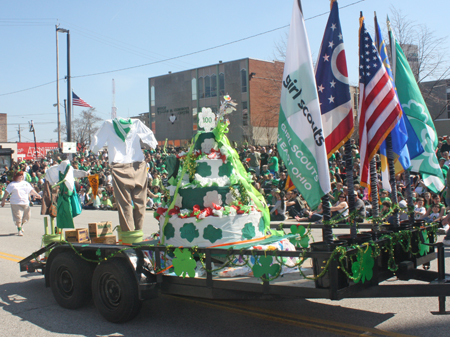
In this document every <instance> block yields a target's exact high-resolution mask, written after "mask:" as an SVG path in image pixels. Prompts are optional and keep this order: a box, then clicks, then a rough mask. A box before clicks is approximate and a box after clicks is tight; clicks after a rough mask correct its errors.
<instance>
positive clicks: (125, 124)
mask: <svg viewBox="0 0 450 337" xmlns="http://www.w3.org/2000/svg"><path fill="white" fill-rule="evenodd" d="M112 122H113V126H114V131H116V134H117V136H118V137H119V138H120V139H122V140H123V141H125V139H126V138H127V135H128V132H130V130H131V127H130V126H131V124H133V122H132V121H131V119H130V118H129V119H128V120H127V119H123V118H120V119H119V118H114V119H113V121H112Z"/></svg>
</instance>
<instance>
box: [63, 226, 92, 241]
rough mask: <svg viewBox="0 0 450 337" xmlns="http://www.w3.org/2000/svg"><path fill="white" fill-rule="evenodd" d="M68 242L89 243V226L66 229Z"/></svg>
mask: <svg viewBox="0 0 450 337" xmlns="http://www.w3.org/2000/svg"><path fill="white" fill-rule="evenodd" d="M65 235H66V241H67V242H79V243H87V241H89V231H88V229H87V228H77V229H66V231H65Z"/></svg>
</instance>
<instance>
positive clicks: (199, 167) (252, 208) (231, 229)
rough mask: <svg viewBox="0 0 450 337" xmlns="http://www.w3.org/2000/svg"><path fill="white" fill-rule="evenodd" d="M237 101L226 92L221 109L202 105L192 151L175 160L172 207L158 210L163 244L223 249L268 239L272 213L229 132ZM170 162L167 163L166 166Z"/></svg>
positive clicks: (171, 187)
mask: <svg viewBox="0 0 450 337" xmlns="http://www.w3.org/2000/svg"><path fill="white" fill-rule="evenodd" d="M235 106H236V103H235V102H233V101H232V100H231V98H230V97H229V96H224V101H223V102H222V104H221V107H220V110H219V113H218V114H217V115H216V114H214V113H213V112H212V111H211V109H209V108H203V109H202V112H201V113H199V123H198V125H199V127H200V128H203V129H204V131H199V132H198V133H197V134H196V135H195V136H194V139H193V141H192V145H191V147H190V149H189V151H188V153H181V154H180V155H178V156H177V159H176V162H174V161H173V159H174V158H172V163H171V165H170V166H171V167H172V171H173V172H169V174H170V175H171V177H170V179H169V183H170V186H169V187H168V189H169V191H170V199H169V200H170V201H169V207H168V208H159V209H158V210H157V212H155V216H156V217H157V218H159V223H160V236H161V243H162V244H165V245H174V246H177V247H179V246H184V247H186V246H198V247H218V246H227V245H233V244H241V243H246V242H253V241H254V242H255V243H257V242H258V241H259V240H262V239H264V238H267V235H269V234H270V229H269V225H270V216H269V211H268V209H267V205H266V203H265V201H264V197H263V196H262V195H261V194H260V193H259V192H258V191H257V190H256V189H255V188H254V187H253V185H252V179H251V175H250V174H249V173H248V172H247V171H246V170H245V168H244V166H243V165H242V163H241V161H240V160H239V155H238V154H237V152H236V150H235V149H234V148H232V147H231V145H230V142H229V140H228V138H227V137H226V135H225V134H226V133H227V132H228V125H229V121H228V120H226V119H225V118H224V116H225V115H227V114H229V113H231V112H233V111H235V110H236V109H235ZM166 166H167V165H166Z"/></svg>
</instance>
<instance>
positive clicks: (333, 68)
mask: <svg viewBox="0 0 450 337" xmlns="http://www.w3.org/2000/svg"><path fill="white" fill-rule="evenodd" d="M316 82H317V90H318V93H319V100H320V103H321V105H320V109H321V111H322V123H323V133H324V136H325V145H326V149H327V153H328V158H330V157H331V156H332V155H333V154H334V153H335V152H336V151H337V150H339V148H340V147H341V146H342V145H343V144H344V143H345V142H346V141H347V140H348V139H349V138H350V137H351V135H352V133H353V112H352V101H351V98H350V87H349V85H348V75H347V62H346V58H345V49H344V39H343V37H342V31H341V23H340V21H339V8H338V4H337V2H336V1H335V0H332V1H331V13H330V16H329V18H328V22H327V25H326V28H325V33H324V34H323V40H322V47H321V48H320V54H319V58H318V60H317V63H316Z"/></svg>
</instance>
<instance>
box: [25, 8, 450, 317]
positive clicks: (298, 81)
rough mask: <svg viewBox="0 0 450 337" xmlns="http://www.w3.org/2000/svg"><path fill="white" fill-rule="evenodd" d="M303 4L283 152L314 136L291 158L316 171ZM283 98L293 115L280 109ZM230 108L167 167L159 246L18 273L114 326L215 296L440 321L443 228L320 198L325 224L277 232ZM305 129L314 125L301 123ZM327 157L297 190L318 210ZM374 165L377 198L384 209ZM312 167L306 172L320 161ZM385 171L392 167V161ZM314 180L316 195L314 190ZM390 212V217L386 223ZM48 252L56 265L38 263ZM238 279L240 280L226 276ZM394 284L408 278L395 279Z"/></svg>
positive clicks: (287, 88)
mask: <svg viewBox="0 0 450 337" xmlns="http://www.w3.org/2000/svg"><path fill="white" fill-rule="evenodd" d="M332 3H333V2H332ZM299 5H300V2H297V1H295V2H294V12H293V22H292V24H291V33H292V34H290V37H291V36H292V39H293V40H294V42H295V43H294V44H295V45H296V46H297V47H299V48H298V53H297V54H295V53H293V54H295V55H294V56H296V58H295V59H294V61H293V62H292V64H293V63H295V66H294V65H292V64H290V65H286V66H285V71H286V70H287V71H289V72H290V74H289V75H288V76H284V78H285V81H283V88H284V89H282V95H281V96H282V104H281V109H280V110H281V111H280V123H279V125H281V126H282V127H281V128H280V129H281V131H282V132H279V140H278V146H279V148H280V149H282V151H284V150H283V148H285V149H287V146H286V144H284V145H285V146H284V147H283V146H282V145H283V139H286V141H285V142H286V143H289V145H292V144H291V143H292V142H294V140H293V139H294V138H293V137H289V138H288V137H287V136H288V135H289V136H292V135H295V136H298V138H301V137H303V138H301V139H302V140H303V139H304V136H305V135H306V133H307V132H309V135H310V136H311V139H314V137H316V139H315V140H316V141H309V144H302V146H303V147H302V148H301V149H300V147H296V148H295V154H297V153H300V152H302V151H303V152H302V153H300V155H299V156H298V157H299V159H300V160H302V158H304V159H305V160H306V161H308V163H312V161H313V159H315V158H316V157H319V155H317V156H314V155H312V156H310V157H309V158H307V156H306V155H303V154H304V153H306V151H307V150H308V148H307V145H311V148H314V147H322V148H321V150H323V148H324V147H323V146H322V145H323V138H321V133H322V131H323V130H322V128H319V126H320V125H321V123H320V120H321V118H320V107H319V101H318V99H317V90H316V88H315V81H314V76H313V72H312V62H310V61H308V62H307V61H305V60H306V59H307V57H310V53H309V46H308V45H307V38H306V34H305V32H304V31H302V33H303V34H304V35H303V38H301V39H300V38H298V31H295V30H301V29H304V22H303V17H302V11H301V9H300V8H299ZM294 19H295V20H294ZM333 27H334V28H336V27H335V24H334V23H333ZM293 30H294V31H293ZM328 30H329V29H328ZM333 31H334V29H333ZM361 32H362V33H363V34H366V32H367V31H366V30H365V29H361ZM340 38H341V39H342V36H340ZM290 39H291V38H290ZM300 40H301V41H302V42H305V41H306V42H305V45H304V46H301V45H299V44H298V43H297V42H298V41H300ZM290 43H291V41H290V42H289V44H290ZM331 47H332V46H331ZM374 49H375V47H374ZM374 53H375V52H374ZM287 54H289V53H287ZM291 54H292V53H291ZM362 58H364V56H363V55H362ZM336 59H337V57H336V58H335V60H334V61H336ZM298 60H301V61H302V62H303V64H300V63H299V61H298ZM327 60H328V59H327ZM286 63H288V62H287V61H286ZM308 63H309V64H308ZM308 67H309V68H310V69H308ZM291 75H292V78H291ZM294 76H296V78H294ZM340 78H342V77H341V76H340ZM411 86H412V85H410V86H409V87H411ZM299 88H300V89H299ZM322 89H323V88H322ZM302 93H303V94H302ZM300 95H303V96H301V97H299V96H300ZM392 97H394V95H392ZM333 99H334V97H333ZM305 100H308V101H305ZM286 101H288V102H289V103H290V104H292V105H293V107H292V106H289V105H287V104H284V103H285V102H286ZM311 102H312V103H311ZM310 103H311V104H310ZM308 104H309V106H308ZM314 104H315V106H313V105H314ZM299 109H300V110H299ZM232 110H233V103H232V101H231V99H229V98H228V97H224V104H223V106H222V109H221V111H220V112H219V114H218V116H215V115H214V114H212V112H210V111H208V110H206V109H205V110H204V111H202V114H201V115H200V118H201V120H200V124H199V125H201V126H202V127H203V128H204V130H205V131H203V132H198V133H197V134H196V135H195V137H194V139H193V142H192V145H191V147H190V149H189V151H188V152H187V153H185V154H182V155H181V156H179V158H177V160H174V159H171V160H172V164H171V165H169V166H171V169H170V171H171V172H170V175H171V177H170V186H169V190H170V199H169V205H168V207H167V208H159V209H158V210H157V212H156V213H157V215H156V217H157V218H158V220H159V227H160V232H159V234H158V235H157V236H156V238H155V240H151V241H142V242H139V243H134V244H131V245H127V246H124V245H103V244H93V243H91V244H83V243H71V242H53V243H50V244H48V245H46V246H45V247H43V248H42V249H40V250H39V251H37V252H35V253H34V254H32V255H30V256H29V257H27V258H25V259H23V260H22V261H21V262H20V268H21V271H28V272H34V271H35V270H40V271H42V273H43V274H44V275H45V284H46V286H48V287H51V289H52V292H53V295H54V297H55V299H56V301H57V302H58V304H60V305H61V306H62V307H64V308H68V309H76V308H79V307H81V306H83V305H86V304H87V303H89V301H90V300H91V298H93V299H94V303H95V306H96V307H97V309H98V310H99V312H100V313H101V314H102V316H103V317H104V318H106V319H107V320H109V321H111V322H116V323H119V322H126V321H129V320H131V319H133V318H134V317H135V316H136V315H137V314H138V313H139V311H140V308H141V304H142V301H143V300H145V299H150V298H153V297H155V296H157V294H158V293H159V292H162V293H166V294H175V295H183V296H194V297H199V298H207V299H249V298H258V297H259V298H263V299H264V298H268V297H269V296H273V297H286V298H290V299H292V298H328V299H331V300H340V299H343V298H374V297H438V299H439V310H438V313H439V314H445V313H446V310H445V309H446V308H445V297H446V296H450V283H447V282H446V278H447V276H448V275H446V273H445V254H444V253H445V252H444V246H443V244H442V242H436V238H437V224H435V223H431V224H425V223H423V222H420V221H415V220H414V218H413V217H410V220H408V221H407V222H406V223H401V222H399V221H398V214H399V212H406V213H407V214H409V215H411V213H412V212H413V211H412V209H411V208H408V209H407V210H406V211H405V210H404V209H400V208H399V207H398V205H397V204H396V203H395V201H394V204H393V207H392V208H391V209H390V210H389V212H387V213H386V214H384V215H383V216H380V215H377V214H375V215H374V216H373V217H372V218H365V219H363V222H357V221H356V218H357V217H358V215H357V214H356V213H355V212H354V211H353V210H352V209H351V208H352V206H351V205H350V214H349V216H348V217H346V218H345V219H343V218H339V219H333V218H330V217H329V216H327V213H330V212H329V211H330V210H329V209H328V210H327V207H328V200H327V199H326V196H325V197H324V198H325V199H322V201H323V204H324V208H323V209H324V214H325V216H324V219H323V222H322V223H320V224H310V223H298V222H295V223H290V224H288V223H284V224H275V223H273V224H270V221H269V217H268V212H267V207H266V205H265V203H264V201H263V199H262V197H261V196H260V195H259V194H258V193H257V191H255V190H254V188H253V187H252V185H251V179H250V176H249V175H248V173H247V172H246V171H245V170H244V169H243V167H242V164H241V163H240V161H239V158H238V157H237V154H236V152H235V151H234V149H233V148H232V147H231V146H230V143H229V141H228V139H227V137H226V132H227V129H228V122H227V120H226V118H225V117H226V114H227V113H228V112H231V111H232ZM350 112H351V110H350ZM314 113H315V114H316V115H314V116H313V114H314ZM317 115H319V116H317ZM316 117H317V118H316ZM300 121H307V122H304V123H303V124H304V125H303V124H302V125H299V124H301V123H300ZM290 123H292V124H290ZM305 125H306V127H305ZM317 125H319V126H317ZM291 126H296V127H297V128H298V129H300V128H301V127H304V129H302V131H304V133H301V132H299V131H298V130H296V132H297V133H295V130H291V129H289V128H290V127H291ZM299 133H300V135H299ZM291 140H292V142H291ZM316 145H317V146H316ZM299 146H300V145H299ZM348 147H349V143H348V142H347V143H346V149H348ZM430 147H431V145H430ZM299 149H300V150H299ZM388 149H389V146H388ZM286 152H288V151H286ZM375 152H376V151H375ZM295 154H294V155H295ZM350 155H351V154H350V151H346V159H348V160H346V162H347V174H351V173H349V172H352V167H353V166H352V164H351V157H350ZM320 157H321V158H320V159H325V160H324V162H323V167H316V168H314V170H312V169H309V171H311V172H310V173H313V174H314V176H313V178H312V179H311V180H310V181H307V179H303V180H302V181H301V182H300V183H299V184H298V185H299V186H297V185H296V186H297V187H298V188H299V189H301V187H302V186H301V185H303V186H304V187H305V188H306V192H308V193H306V192H305V193H304V196H305V199H306V196H308V197H310V198H309V200H308V203H309V204H310V206H312V208H315V207H317V205H318V204H319V203H320V201H321V198H322V196H323V195H324V194H327V192H328V191H327V190H326V189H324V188H323V186H325V187H326V185H329V178H328V175H329V172H327V170H328V167H327V165H328V163H327V160H326V154H324V153H322V154H320ZM388 157H392V153H391V154H389V153H388ZM285 162H286V164H287V166H288V171H289V169H291V172H293V167H294V168H295V169H296V170H298V167H300V166H301V165H298V167H296V166H294V165H292V164H291V166H289V165H290V163H289V161H287V160H286V161H285ZM373 163H374V162H373V160H372V161H371V185H372V186H373V187H374V188H372V196H373V198H372V200H373V203H374V209H377V208H378V203H377V202H376V200H377V198H376V180H377V176H376V174H375V175H373V172H374V170H373V169H374V164H373ZM304 164H305V163H304ZM372 164H373V165H372ZM304 166H307V169H308V167H309V168H311V167H312V164H311V165H304ZM389 166H390V167H392V166H393V165H392V162H391V163H390V165H389ZM324 168H325V170H324ZM318 171H324V173H326V174H324V175H323V176H325V179H319V175H318V174H316V173H317V172H318ZM297 172H298V171H297ZM375 173H376V172H375ZM393 173H394V174H391V179H392V177H395V171H394V172H393ZM299 176H300V175H299ZM314 177H317V179H314ZM302 178H303V177H302ZM326 179H328V181H327V180H326ZM350 181H351V179H350ZM307 184H308V185H307ZM312 184H315V186H317V188H314V189H313V188H312ZM394 186H395V184H394ZM308 188H309V190H308ZM349 189H350V187H349ZM350 190H351V189H350ZM394 191H395V189H394ZM350 195H351V194H350ZM394 196H395V193H394ZM393 200H395V199H393ZM310 201H311V202H310ZM350 204H351V203H350ZM411 206H412V204H411V202H409V207H411ZM388 216H392V217H393V218H394V221H392V222H388V221H387V217H388ZM314 228H321V229H322V231H323V232H322V233H323V235H322V239H323V241H315V242H312V241H314V237H313V236H312V229H314ZM333 228H346V229H348V230H349V232H350V234H349V235H347V237H346V238H344V237H342V236H341V237H336V236H335V235H334V234H333ZM369 230H370V231H369ZM49 251H50V254H49V256H48V259H46V260H44V261H38V260H37V257H38V256H39V255H41V254H43V253H45V252H49ZM436 259H437V261H434V260H436ZM432 262H433V263H434V262H437V263H436V265H435V266H436V268H433V269H437V271H436V270H433V269H431V268H430V267H431V266H432V264H431V263H432ZM433 267H434V265H433ZM289 271H294V272H290V273H289ZM236 275H238V276H239V277H237V278H230V277H229V276H236ZM395 280H402V281H409V280H411V281H409V282H398V283H393V282H391V281H395ZM413 280H419V281H421V282H414V281H413ZM302 303H304V302H302Z"/></svg>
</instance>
